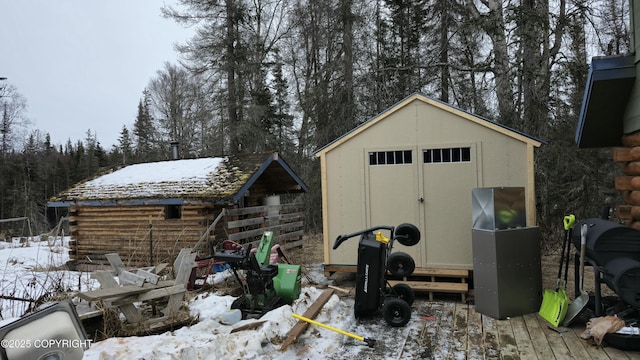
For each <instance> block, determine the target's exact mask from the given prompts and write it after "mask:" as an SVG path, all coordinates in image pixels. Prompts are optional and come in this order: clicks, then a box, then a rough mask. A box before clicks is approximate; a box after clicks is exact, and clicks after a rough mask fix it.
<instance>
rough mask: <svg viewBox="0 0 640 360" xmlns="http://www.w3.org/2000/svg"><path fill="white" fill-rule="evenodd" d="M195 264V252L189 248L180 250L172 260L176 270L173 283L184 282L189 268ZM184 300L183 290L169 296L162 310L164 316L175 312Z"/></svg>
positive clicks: (186, 279) (189, 273)
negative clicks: (174, 259)
mask: <svg viewBox="0 0 640 360" xmlns="http://www.w3.org/2000/svg"><path fill="white" fill-rule="evenodd" d="M195 265H196V253H192V252H191V250H190V249H182V250H180V254H178V257H177V258H176V261H175V262H174V271H175V272H176V280H175V284H176V285H177V284H186V283H187V281H189V277H190V276H191V270H192V269H193V267H194V266H195ZM183 300H184V292H182V293H177V294H173V295H171V296H169V301H168V302H167V307H166V308H164V310H162V313H163V314H164V315H165V316H171V315H172V314H177V313H178V311H179V310H180V306H181V305H182V301H183Z"/></svg>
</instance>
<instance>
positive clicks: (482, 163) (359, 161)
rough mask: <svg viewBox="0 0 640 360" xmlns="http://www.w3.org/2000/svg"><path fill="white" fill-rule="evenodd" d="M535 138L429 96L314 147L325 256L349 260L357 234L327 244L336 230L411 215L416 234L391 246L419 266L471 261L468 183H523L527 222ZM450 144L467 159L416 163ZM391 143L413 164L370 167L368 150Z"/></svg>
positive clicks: (387, 147) (531, 199)
mask: <svg viewBox="0 0 640 360" xmlns="http://www.w3.org/2000/svg"><path fill="white" fill-rule="evenodd" d="M416 100H421V101H416ZM539 145H540V143H538V142H536V141H534V140H532V139H530V138H527V137H525V136H522V135H520V134H517V133H514V132H511V131H508V130H506V129H504V128H502V127H499V126H496V125H494V124H491V123H489V122H487V121H484V120H481V119H478V118H476V117H473V116H471V115H469V114H467V113H464V112H461V111H458V110H456V109H454V108H451V107H448V106H446V105H443V104H440V103H438V102H434V101H432V100H430V99H428V98H425V97H422V96H419V95H415V96H412V97H409V98H407V100H405V101H403V102H402V103H400V104H399V105H398V106H396V107H395V108H393V109H391V110H390V111H388V112H386V113H384V114H382V115H381V116H379V117H378V118H376V119H373V120H371V121H369V122H368V123H367V124H365V125H363V126H362V127H360V128H358V129H356V130H355V131H353V132H352V133H350V134H348V136H346V137H345V138H342V139H340V140H338V141H336V143H334V144H331V145H330V146H328V147H327V148H325V149H323V150H322V151H320V152H319V153H318V156H320V158H321V167H322V180H323V184H322V186H323V216H324V218H323V221H324V237H325V263H326V264H332V265H339V264H347V265H353V264H355V262H356V258H357V252H356V251H357V243H358V241H357V240H358V239H352V240H350V241H348V242H346V243H344V244H343V245H341V246H340V248H339V249H338V250H336V251H334V250H332V246H333V242H334V241H335V238H336V237H337V236H338V235H340V234H345V233H350V232H354V231H358V230H362V229H365V228H367V227H371V226H376V225H393V226H396V225H398V224H400V223H402V222H410V223H414V224H416V225H417V226H418V227H419V228H420V229H421V231H422V233H423V234H422V235H423V236H422V241H421V242H420V243H419V244H418V245H416V246H414V247H408V248H407V247H403V246H401V245H400V244H395V245H394V249H396V251H404V252H407V253H409V254H410V255H412V256H413V257H414V259H415V261H416V265H417V266H419V267H431V266H433V267H449V268H469V269H470V268H472V260H473V259H472V254H471V226H472V219H471V189H472V188H474V187H494V186H524V187H526V189H527V197H528V198H527V199H526V200H527V202H528V208H527V211H528V221H529V225H534V219H535V204H534V199H535V197H534V195H535V194H534V190H533V189H534V187H533V185H534V183H533V179H534V177H533V149H534V147H537V146H539ZM452 147H470V148H471V152H472V161H471V163H460V164H423V163H422V160H423V159H422V151H423V149H429V148H431V149H433V148H452ZM390 150H411V151H412V154H413V164H411V165H404V164H403V165H382V166H373V167H370V166H369V164H368V153H369V152H370V151H390ZM374 168H375V169H374ZM399 174H401V176H399ZM409 174H411V175H409ZM454 174H466V175H464V176H456V175H454ZM372 176H376V177H383V178H376V179H371V177H372ZM385 176H386V177H388V178H384V177H385ZM407 177H409V178H407ZM439 184H441V186H442V191H438V186H439ZM434 188H435V189H436V192H435V193H433V192H432V193H431V194H424V192H425V191H432V190H426V189H434ZM381 189H382V190H381ZM372 192H378V194H375V193H372ZM420 197H425V201H424V203H419V201H418V199H419V198H420ZM448 199H452V200H451V201H448ZM396 200H397V201H398V202H396V203H393V202H394V201H396ZM405 203H406V204H405ZM381 204H382V205H381ZM385 204H388V206H386V207H385ZM372 206H374V207H375V209H372Z"/></svg>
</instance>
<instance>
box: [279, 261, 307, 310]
mask: <svg viewBox="0 0 640 360" xmlns="http://www.w3.org/2000/svg"><path fill="white" fill-rule="evenodd" d="M300 274H301V271H300V265H290V264H278V275H276V277H274V278H273V287H274V288H275V290H276V294H278V296H280V297H281V298H282V300H284V301H285V302H286V303H287V304H291V303H293V302H294V301H295V300H296V299H298V297H300V288H301V283H300Z"/></svg>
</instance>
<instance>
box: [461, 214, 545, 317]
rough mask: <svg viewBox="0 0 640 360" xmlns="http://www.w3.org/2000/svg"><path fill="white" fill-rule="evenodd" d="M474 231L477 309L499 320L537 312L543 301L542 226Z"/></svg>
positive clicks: (474, 279)
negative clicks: (540, 227)
mask: <svg viewBox="0 0 640 360" xmlns="http://www.w3.org/2000/svg"><path fill="white" fill-rule="evenodd" d="M472 232H473V233H472V243H473V244H472V248H473V284H474V298H475V306H476V311H477V312H479V313H482V314H485V315H488V316H491V317H493V318H496V319H505V318H507V317H510V316H518V315H524V314H530V313H534V312H537V311H538V310H539V309H540V303H541V301H542V270H541V264H540V242H541V239H542V236H541V233H540V229H539V228H538V227H524V228H515V229H505V230H495V231H490V230H481V229H473V230H472Z"/></svg>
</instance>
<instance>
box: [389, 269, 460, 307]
mask: <svg viewBox="0 0 640 360" xmlns="http://www.w3.org/2000/svg"><path fill="white" fill-rule="evenodd" d="M470 273H471V271H470V270H464V269H432V268H417V269H415V271H414V272H413V273H412V274H411V276H408V277H404V278H394V277H391V276H390V277H389V284H390V285H391V286H393V285H396V284H407V285H409V286H411V288H412V289H413V290H414V291H418V292H428V293H429V300H433V294H434V293H459V294H460V296H461V300H462V302H463V303H464V302H466V300H467V298H466V296H467V294H468V293H469V283H468V281H467V280H468V279H469V277H470Z"/></svg>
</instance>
